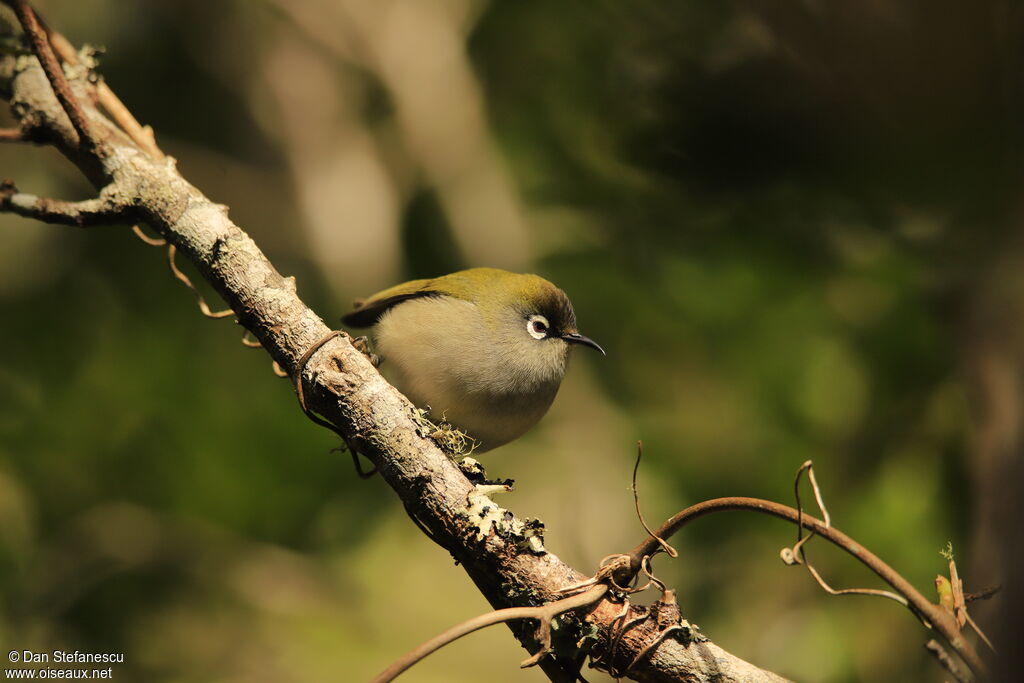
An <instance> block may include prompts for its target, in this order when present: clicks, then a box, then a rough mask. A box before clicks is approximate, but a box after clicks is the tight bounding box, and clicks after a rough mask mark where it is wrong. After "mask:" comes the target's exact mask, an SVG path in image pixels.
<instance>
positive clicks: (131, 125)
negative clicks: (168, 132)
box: [36, 12, 164, 159]
mask: <svg viewBox="0 0 1024 683" xmlns="http://www.w3.org/2000/svg"><path fill="white" fill-rule="evenodd" d="M36 18H37V19H38V20H39V23H40V24H41V25H42V27H43V30H44V31H46V35H47V36H48V37H49V39H50V44H51V45H52V46H53V49H54V51H56V53H57V54H58V55H59V56H60V58H61V59H63V60H64V61H65V62H66V63H67V64H70V65H72V66H77V65H78V54H77V53H76V52H75V48H74V46H73V45H72V44H71V43H70V42H69V41H68V39H67V38H65V37H64V36H63V35H61V34H60V33H58V32H57V31H54V30H53V29H52V28H50V26H49V25H48V24H47V23H46V21H45V20H44V19H43V17H41V16H39V13H38V12H37V13H36ZM96 99H97V100H98V101H99V103H100V105H101V106H102V107H103V109H104V110H106V112H107V113H108V114H109V115H110V117H111V118H112V119H113V120H114V122H115V123H117V125H118V126H120V128H121V130H123V131H124V132H125V133H127V135H128V137H130V138H131V139H132V141H133V142H135V144H137V145H138V146H139V147H141V148H142V149H144V150H145V151H146V152H148V153H149V154H150V156H152V157H153V158H154V159H163V158H164V153H163V152H162V151H161V150H160V148H159V147H157V144H156V138H155V136H154V135H153V129H152V128H150V127H149V126H143V125H142V124H141V123H139V122H138V120H136V118H135V117H134V116H133V115H132V113H131V112H130V111H128V107H126V106H124V103H123V102H121V100H120V98H118V96H117V95H115V94H114V91H113V90H111V89H110V86H109V85H107V83H106V81H102V80H101V81H99V82H98V83H97V84H96Z"/></svg>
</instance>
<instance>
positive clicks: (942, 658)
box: [924, 638, 974, 683]
mask: <svg viewBox="0 0 1024 683" xmlns="http://www.w3.org/2000/svg"><path fill="white" fill-rule="evenodd" d="M924 647H925V649H926V650H928V651H929V652H931V653H932V654H933V655H935V659H937V660H938V661H939V664H941V665H942V668H943V669H945V670H946V671H948V672H949V675H950V676H952V677H953V678H955V679H956V680H957V683H972V682H973V681H974V676H972V675H971V674H970V673H969V672H967V671H964V670H963V669H962V668H960V665H959V664H957V663H956V660H954V659H953V658H952V657H950V656H949V653H948V652H946V648H944V647H942V643H940V642H939V641H937V640H935V639H934V638H932V639H931V640H929V641H928V642H927V643H925V644H924Z"/></svg>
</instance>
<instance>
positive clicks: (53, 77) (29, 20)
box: [4, 0, 100, 153]
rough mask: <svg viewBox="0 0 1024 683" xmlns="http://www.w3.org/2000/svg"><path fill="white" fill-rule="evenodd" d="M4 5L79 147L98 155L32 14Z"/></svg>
mask: <svg viewBox="0 0 1024 683" xmlns="http://www.w3.org/2000/svg"><path fill="white" fill-rule="evenodd" d="M4 1H5V2H7V3H8V4H9V5H10V6H11V7H12V8H13V9H14V12H15V14H17V15H18V21H19V22H20V23H21V27H22V28H23V29H24V30H25V33H26V35H28V37H29V40H30V41H31V42H32V51H33V52H34V53H35V55H36V57H37V58H38V59H39V64H40V65H41V66H42V67H43V72H44V73H45V74H46V78H47V80H49V81H50V86H51V87H52V88H53V92H54V94H55V95H56V96H57V101H59V102H60V106H61V107H62V108H63V109H64V113H66V114H67V115H68V118H69V119H70V120H71V125H72V126H73V127H74V129H75V132H76V133H78V140H79V147H81V148H82V149H85V150H88V151H90V152H93V153H98V152H99V150H100V148H99V147H98V146H97V144H96V138H95V137H94V136H93V132H92V126H91V125H90V123H89V120H88V118H87V117H86V115H85V112H84V111H82V108H81V107H80V106H79V104H78V100H77V99H75V95H74V93H72V92H71V86H70V85H69V84H68V81H67V79H66V78H65V77H64V70H63V69H62V68H61V66H60V63H59V62H58V61H57V56H56V55H55V54H54V53H53V49H52V48H51V47H50V41H49V40H48V39H47V37H46V32H45V31H43V28H42V27H41V26H40V25H39V21H38V19H37V18H36V13H35V12H34V11H33V10H32V7H31V6H30V5H29V4H28V0H4Z"/></svg>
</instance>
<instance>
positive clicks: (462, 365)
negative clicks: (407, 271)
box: [342, 268, 604, 451]
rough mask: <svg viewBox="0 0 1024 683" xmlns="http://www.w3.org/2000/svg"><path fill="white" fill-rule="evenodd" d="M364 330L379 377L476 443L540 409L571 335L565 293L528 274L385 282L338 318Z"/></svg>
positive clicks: (498, 441)
mask: <svg viewBox="0 0 1024 683" xmlns="http://www.w3.org/2000/svg"><path fill="white" fill-rule="evenodd" d="M342 322H343V323H345V324H346V325H348V326H350V327H356V328H365V327H371V328H372V329H371V332H370V335H371V339H372V342H373V347H374V350H375V351H376V352H377V354H378V355H379V356H380V359H381V360H382V361H383V368H384V371H385V375H386V376H387V377H388V378H389V379H390V380H391V382H392V384H394V385H395V386H396V387H398V389H399V390H400V391H401V392H402V393H403V394H405V395H406V396H407V397H409V399H410V400H411V401H412V402H413V403H415V404H416V405H418V406H420V407H429V409H430V411H431V415H432V416H434V418H435V419H440V420H443V421H445V422H448V423H449V424H451V425H452V426H453V427H455V428H456V429H459V430H461V431H463V432H465V433H466V434H467V435H469V436H470V437H472V438H473V439H475V440H476V441H477V443H478V448H477V450H478V451H485V450H490V449H492V448H497V447H498V446H501V445H502V444H506V443H508V442H509V441H512V440H513V439H515V438H518V437H519V436H521V435H522V434H523V433H525V432H526V431H527V430H528V429H530V427H532V426H533V425H534V424H536V423H537V421H538V420H540V418H541V417H543V415H544V413H546V412H547V411H548V408H549V407H550V406H551V402H552V401H554V399H555V394H556V393H558V386H559V384H561V382H562V377H564V376H565V371H566V367H567V365H568V362H569V350H570V347H571V345H574V344H581V345H583V346H589V347H590V348H592V349H595V350H597V351H600V352H601V353H602V354H604V349H602V348H601V347H600V346H599V345H598V344H597V342H595V341H593V340H591V339H588V338H587V337H584V336H583V335H582V334H580V333H579V330H577V329H576V314H575V313H574V312H573V309H572V304H571V303H570V302H569V297H567V296H566V295H565V292H563V291H562V290H561V289H559V288H558V287H556V286H554V285H553V284H551V283H550V282H548V281H547V280H545V279H544V278H542V277H539V276H537V275H521V274H518V273H510V272H508V271H506V270H499V269H497V268H470V269H469V270H461V271H459V272H456V273H451V274H449V275H442V276H441V277H436V278H431V279H426V280H412V281H410V282H405V283H402V284H400V285H395V286H394V287H391V288H390V289H385V290H384V291H383V292H378V293H377V294H374V295H373V296H372V297H370V298H369V299H366V300H364V301H359V302H356V309H355V310H354V311H352V312H351V313H349V314H348V315H346V316H345V317H344V318H342Z"/></svg>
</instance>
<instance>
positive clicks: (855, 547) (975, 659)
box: [620, 496, 986, 673]
mask: <svg viewBox="0 0 1024 683" xmlns="http://www.w3.org/2000/svg"><path fill="white" fill-rule="evenodd" d="M726 510H744V511H749V512H759V513H761V514H765V515H769V516H772V517H778V518H779V519H784V520H786V521H788V522H791V523H793V524H798V523H799V524H800V525H801V526H802V527H804V528H805V529H807V530H808V531H813V532H815V533H816V534H818V535H819V536H821V537H822V538H824V539H825V540H827V541H829V542H830V543H832V544H833V545H836V546H838V547H840V548H842V549H843V550H845V551H846V552H847V553H849V554H850V555H853V556H854V557H856V558H857V559H858V560H860V562H862V563H863V564H864V565H865V566H867V567H868V568H869V569H870V570H871V571H873V572H874V573H875V574H877V575H878V576H879V577H880V578H881V579H882V580H883V581H885V582H886V583H887V584H889V585H890V586H891V587H892V588H894V589H895V591H896V592H897V593H899V594H900V595H902V596H904V597H905V598H906V599H907V602H908V603H909V605H908V606H909V607H910V609H911V610H913V611H914V612H915V613H917V614H918V616H920V617H922V618H924V619H926V620H927V621H928V622H929V623H930V624H931V625H932V626H933V627H934V628H935V630H937V631H938V632H939V633H940V634H941V635H942V637H943V638H945V639H946V640H947V641H948V642H949V644H950V645H951V646H952V647H953V649H954V650H956V652H957V654H959V655H960V656H961V657H963V659H964V661H966V662H967V665H968V666H970V668H971V669H972V670H974V671H976V672H978V673H983V672H985V671H986V667H985V664H984V662H982V661H981V658H980V657H979V656H978V654H977V652H975V650H974V648H973V647H972V646H971V644H970V643H968V642H967V640H966V639H965V638H964V637H963V636H962V635H961V634H960V632H959V629H958V628H957V627H956V623H955V621H954V620H953V617H952V615H950V614H947V613H946V612H944V611H943V610H942V608H940V607H939V606H938V605H936V604H933V603H932V602H931V601H929V600H928V599H927V598H925V597H924V596H923V595H922V594H921V593H920V592H919V591H918V590H917V589H916V588H914V586H913V585H912V584H911V583H910V582H909V581H907V580H906V579H905V578H904V577H903V576H902V575H901V574H900V573H899V572H897V571H896V570H894V569H893V568H892V567H890V566H889V565H888V564H886V563H885V562H883V561H882V560H881V559H880V558H879V557H878V556H877V555H875V554H874V553H872V552H871V551H870V550H868V549H867V548H865V547H863V546H862V545H860V544H859V543H857V542H856V541H854V540H853V539H852V538H850V537H849V536H847V535H846V534H844V533H843V532H841V531H839V530H838V529H836V528H834V527H830V526H826V525H825V523H824V522H822V521H821V520H818V519H816V518H814V517H811V516H810V515H804V514H801V513H800V512H798V511H797V510H794V509H793V508H791V507H789V506H788V505H782V504H781V503H776V502H774V501H770V500H763V499H760V498H746V497H739V496H737V497H730V498H715V499H713V500H706V501H704V502H702V503H697V504H696V505H691V506H690V507H688V508H686V509H685V510H682V511H681V512H679V513H678V514H676V515H674V516H673V517H672V518H670V519H669V520H667V521H666V522H665V523H664V524H662V525H661V526H660V527H658V528H657V529H656V530H655V533H656V534H657V535H658V536H660V537H661V538H666V539H667V538H671V537H672V535H673V534H675V533H676V532H677V531H679V530H680V529H681V528H683V527H684V526H686V525H687V524H689V523H690V522H692V521H693V520H695V519H699V518H700V517H703V516H705V515H709V514H713V513H716V512H724V511H726ZM658 547H659V546H658V543H657V541H655V540H654V539H653V538H650V537H649V538H646V539H644V540H643V541H642V542H641V543H640V544H639V545H638V546H637V547H636V548H634V549H633V550H631V551H630V552H629V557H630V572H632V574H635V573H636V572H638V571H639V570H640V564H641V561H642V559H643V557H644V556H645V555H653V554H654V553H655V552H656V551H657V550H658ZM627 578H628V577H627ZM622 581H625V578H623V577H620V582H622Z"/></svg>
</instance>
